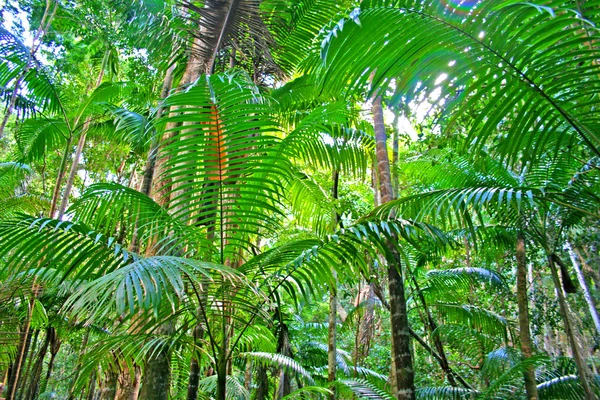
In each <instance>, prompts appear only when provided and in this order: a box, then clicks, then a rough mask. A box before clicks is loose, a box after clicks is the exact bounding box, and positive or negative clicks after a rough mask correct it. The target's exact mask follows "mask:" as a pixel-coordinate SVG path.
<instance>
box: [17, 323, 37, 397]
mask: <svg viewBox="0 0 600 400" xmlns="http://www.w3.org/2000/svg"><path fill="white" fill-rule="evenodd" d="M39 335H40V331H39V329H36V330H34V334H33V338H30V340H29V350H28V354H29V356H28V357H27V365H25V363H23V366H22V367H21V368H22V371H21V376H22V378H21V383H20V384H19V386H20V388H19V389H18V395H17V399H18V400H22V399H23V398H25V395H26V391H27V389H28V387H29V386H28V385H27V383H28V382H29V375H30V374H31V363H32V362H33V360H34V358H36V357H35V352H36V350H37V344H38V338H39ZM30 336H31V335H30Z"/></svg>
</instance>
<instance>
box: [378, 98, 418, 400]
mask: <svg viewBox="0 0 600 400" xmlns="http://www.w3.org/2000/svg"><path fill="white" fill-rule="evenodd" d="M372 110H373V122H374V123H373V126H374V128H375V144H376V154H377V172H378V178H379V193H380V194H381V202H382V204H385V203H387V202H389V201H391V200H393V199H394V192H393V188H392V179H391V173H390V161H389V157H388V150H387V143H386V139H387V137H386V133H385V125H384V122H383V106H382V99H381V96H376V97H375V98H374V99H373V107H372ZM392 240H393V241H397V240H398V238H397V236H395V235H394V236H393V237H392ZM396 246H397V243H390V244H389V246H388V247H389V253H390V255H389V259H388V260H387V261H388V282H389V283H388V285H389V292H390V319H391V332H392V349H391V350H392V351H391V354H392V371H393V376H392V384H393V387H392V394H393V396H394V397H395V398H396V399H398V400H400V399H402V400H404V399H411V400H412V399H414V398H415V387H414V376H415V373H414V370H413V363H412V354H411V350H410V327H409V325H408V314H407V309H406V295H405V293H404V280H403V278H402V264H401V257H400V253H399V252H398V250H397V248H396Z"/></svg>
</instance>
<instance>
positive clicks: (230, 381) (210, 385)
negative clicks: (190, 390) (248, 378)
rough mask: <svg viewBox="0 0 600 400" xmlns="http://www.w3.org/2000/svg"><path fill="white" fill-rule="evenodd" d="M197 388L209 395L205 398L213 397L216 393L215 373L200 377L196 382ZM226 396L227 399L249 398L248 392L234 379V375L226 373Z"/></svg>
mask: <svg viewBox="0 0 600 400" xmlns="http://www.w3.org/2000/svg"><path fill="white" fill-rule="evenodd" d="M198 390H199V392H201V393H205V394H209V395H211V396H210V397H207V398H214V395H215V394H216V393H217V375H212V376H209V377H206V378H203V379H201V380H200V381H199V382H198ZM201 393H200V394H201ZM226 396H227V397H226V398H227V399H228V400H237V399H249V398H250V393H249V392H248V390H247V389H246V388H245V387H244V385H243V384H242V383H240V382H239V381H238V380H237V379H236V377H234V376H231V375H227V392H226Z"/></svg>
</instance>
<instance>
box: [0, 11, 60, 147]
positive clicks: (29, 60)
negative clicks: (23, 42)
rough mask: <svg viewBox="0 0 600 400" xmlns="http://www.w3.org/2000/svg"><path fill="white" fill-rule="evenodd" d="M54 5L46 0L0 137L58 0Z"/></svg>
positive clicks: (15, 86) (12, 95)
mask: <svg viewBox="0 0 600 400" xmlns="http://www.w3.org/2000/svg"><path fill="white" fill-rule="evenodd" d="M51 6H52V0H46V8H45V9H44V14H43V16H42V20H41V21H40V26H39V27H38V29H37V31H36V33H35V36H34V38H33V43H32V45H31V49H30V50H29V54H28V56H27V62H26V63H25V68H23V71H21V73H20V74H19V76H18V77H17V80H16V81H15V84H14V86H13V90H12V93H11V96H10V101H9V102H8V107H7V108H6V112H5V113H4V118H3V119H2V123H0V139H2V137H3V136H4V129H5V128H6V124H7V123H8V119H9V118H10V116H11V115H12V112H13V109H14V107H15V104H16V102H17V96H18V94H19V90H20V89H21V84H22V83H23V79H25V76H27V73H28V72H29V71H30V70H31V67H32V64H33V61H34V57H35V53H37V51H38V49H39V48H40V45H41V44H42V38H43V37H44V35H45V34H46V32H47V31H48V29H50V25H51V24H52V19H54V15H55V14H56V9H57V8H58V0H57V1H56V3H54V7H53V8H52V10H50V8H51Z"/></svg>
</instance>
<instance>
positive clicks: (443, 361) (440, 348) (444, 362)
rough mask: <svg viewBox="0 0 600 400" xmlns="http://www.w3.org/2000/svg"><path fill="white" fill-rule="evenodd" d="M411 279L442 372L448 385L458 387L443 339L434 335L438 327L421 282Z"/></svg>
mask: <svg viewBox="0 0 600 400" xmlns="http://www.w3.org/2000/svg"><path fill="white" fill-rule="evenodd" d="M411 277H412V282H413V283H414V285H415V291H416V293H417V296H418V298H419V300H420V301H421V304H422V306H423V310H424V311H425V317H426V318H424V325H425V326H426V328H429V332H430V333H431V334H432V337H433V343H434V345H435V349H436V351H437V354H438V356H439V361H440V363H439V364H440V368H441V369H442V371H444V372H445V373H446V377H447V378H448V383H449V384H450V385H451V386H458V385H457V384H456V380H455V379H454V378H455V376H454V375H455V373H454V371H453V370H452V369H451V368H450V363H449V362H448V358H447V357H446V352H445V351H444V344H443V343H442V339H441V338H440V336H439V335H437V334H435V333H434V332H435V330H436V329H437V327H438V325H437V323H436V322H435V320H434V319H433V316H432V315H431V312H430V311H429V306H428V305H427V301H426V300H425V296H424V295H423V292H422V291H421V288H420V286H419V282H418V281H417V279H416V278H415V276H414V274H411ZM413 337H414V335H413ZM461 383H462V384H463V386H465V387H466V388H467V389H472V387H471V386H470V385H466V382H464V381H462V382H461Z"/></svg>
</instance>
